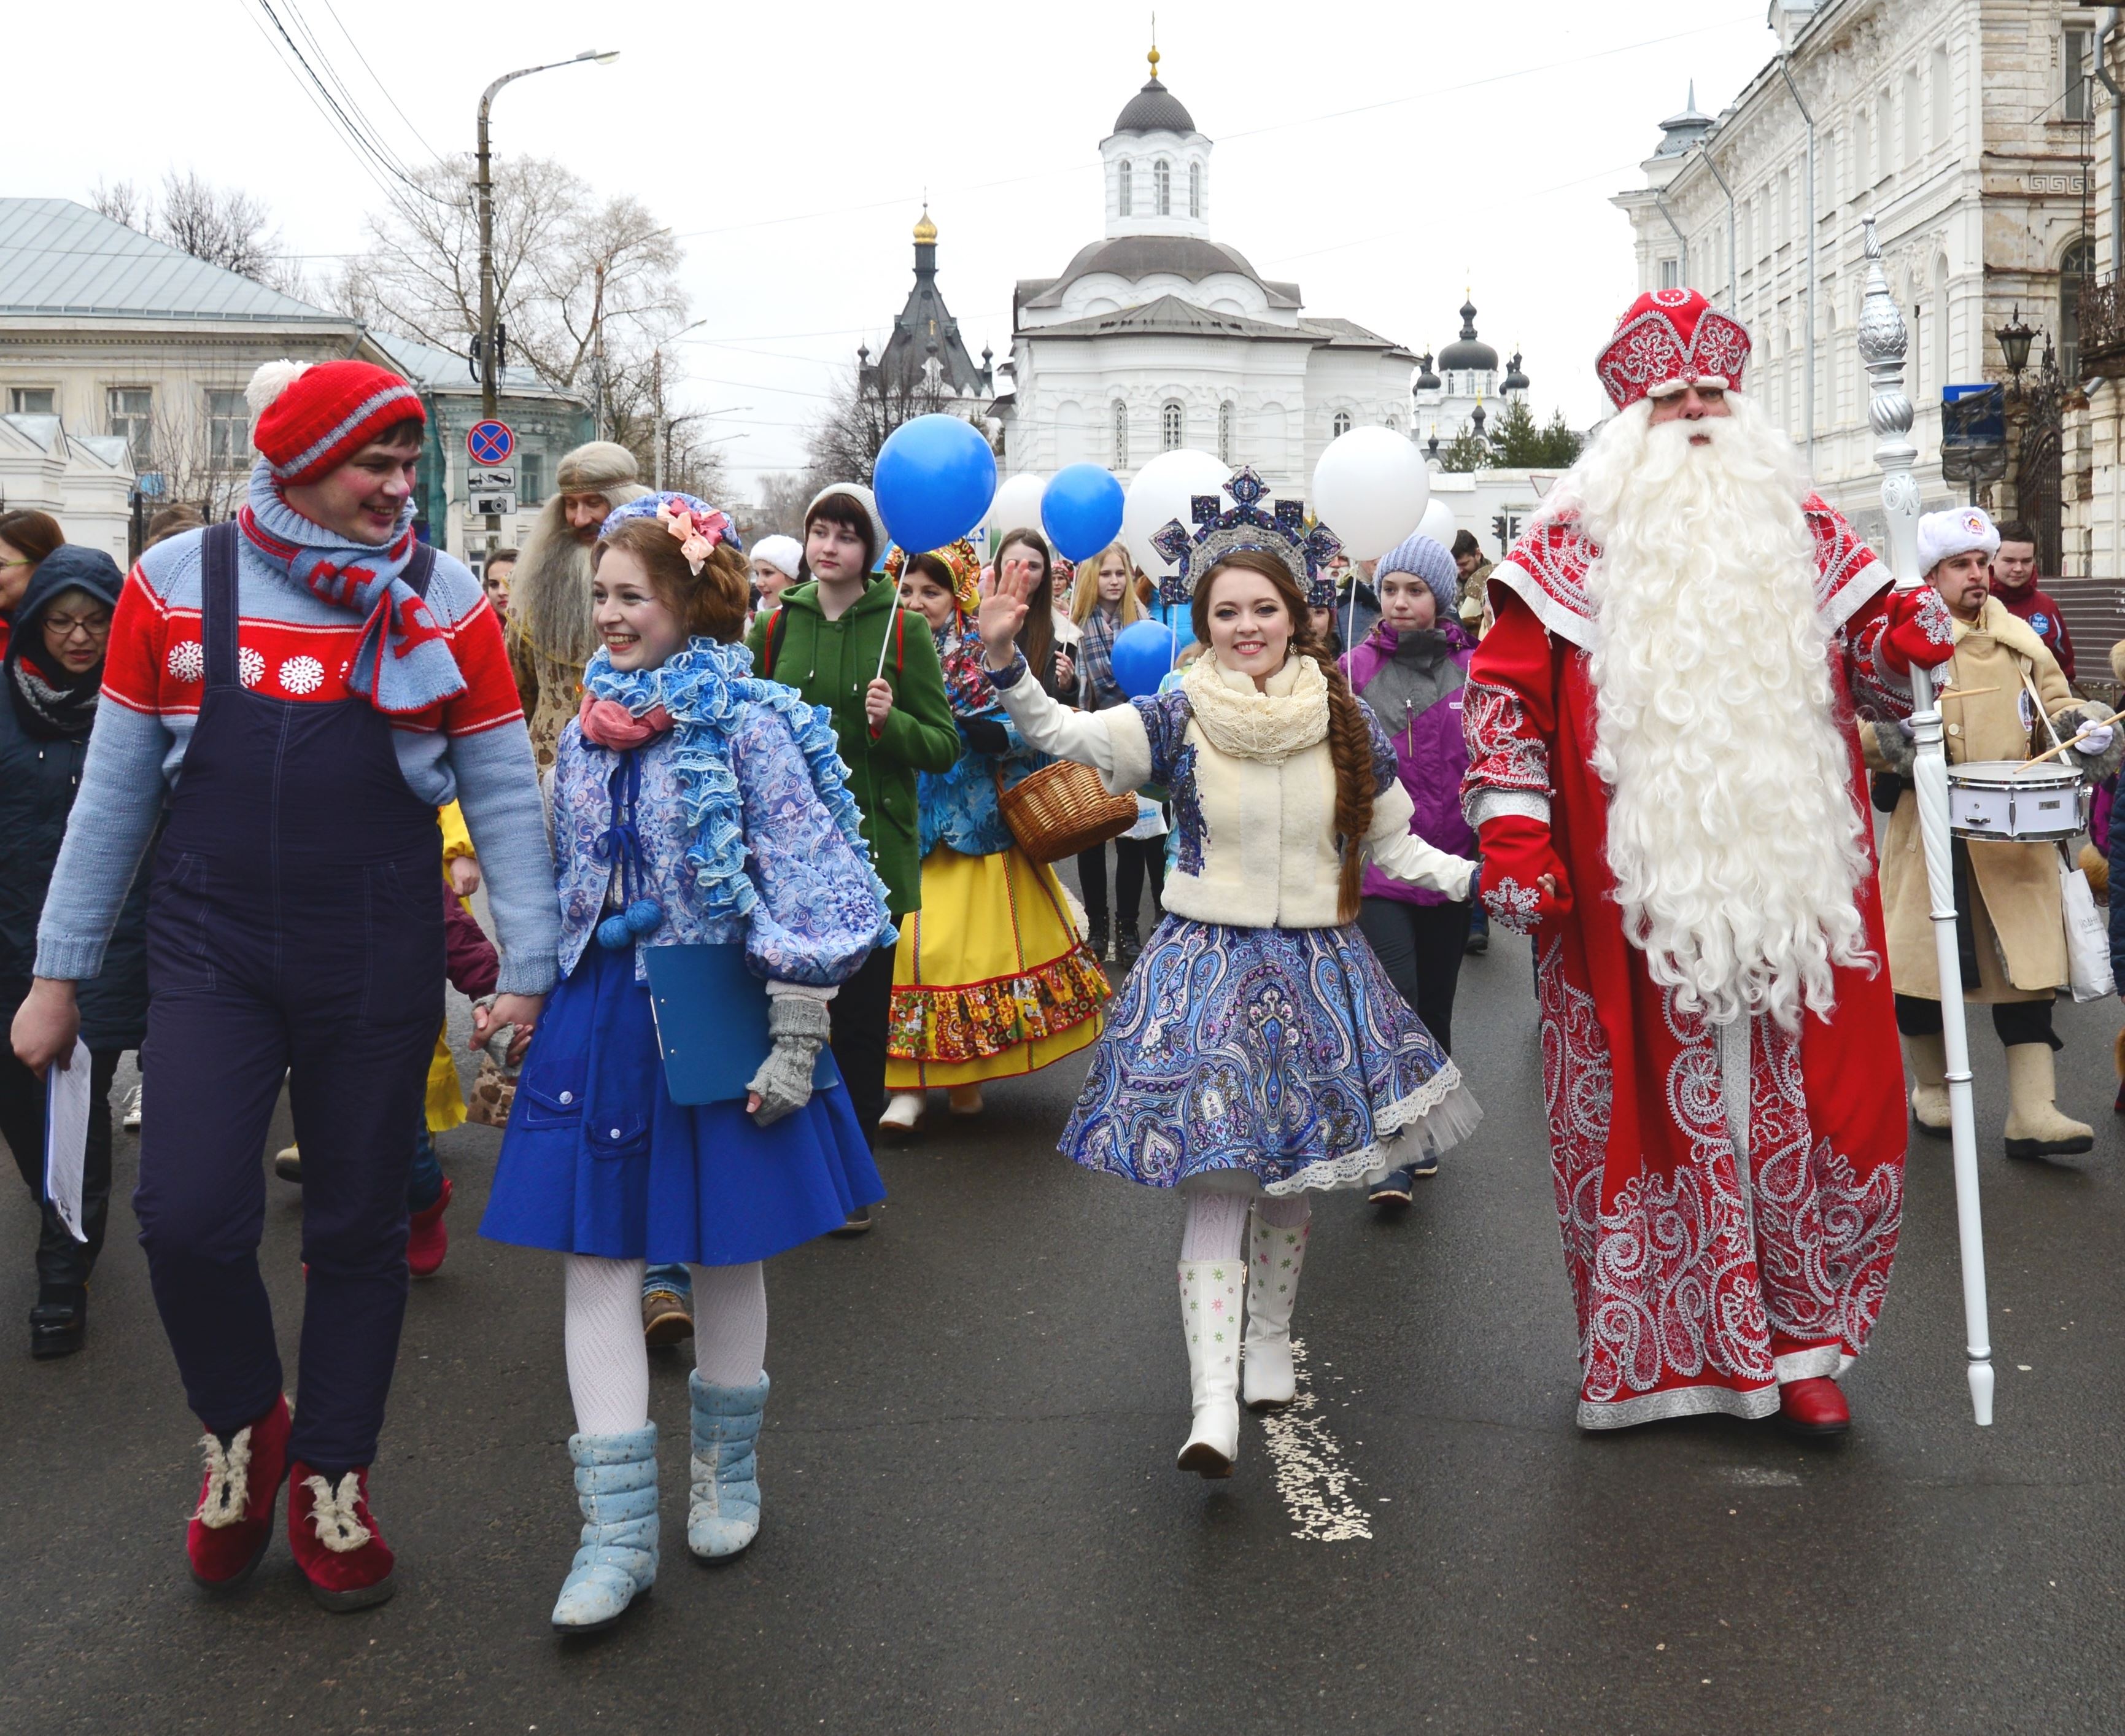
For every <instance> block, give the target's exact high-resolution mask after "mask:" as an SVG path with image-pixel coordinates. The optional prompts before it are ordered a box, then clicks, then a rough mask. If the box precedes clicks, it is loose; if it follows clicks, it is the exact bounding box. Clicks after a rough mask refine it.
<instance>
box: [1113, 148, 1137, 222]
mask: <svg viewBox="0 0 2125 1736" xmlns="http://www.w3.org/2000/svg"><path fill="white" fill-rule="evenodd" d="M1116 183H1117V200H1118V202H1117V205H1116V207H1115V209H1116V210H1119V212H1120V213H1121V215H1123V216H1124V217H1128V216H1132V215H1134V214H1135V210H1136V197H1135V195H1136V165H1135V164H1134V163H1131V162H1130V161H1129V160H1128V158H1126V157H1124V158H1122V162H1121V170H1120V172H1119V175H1118V176H1117V177H1116Z"/></svg>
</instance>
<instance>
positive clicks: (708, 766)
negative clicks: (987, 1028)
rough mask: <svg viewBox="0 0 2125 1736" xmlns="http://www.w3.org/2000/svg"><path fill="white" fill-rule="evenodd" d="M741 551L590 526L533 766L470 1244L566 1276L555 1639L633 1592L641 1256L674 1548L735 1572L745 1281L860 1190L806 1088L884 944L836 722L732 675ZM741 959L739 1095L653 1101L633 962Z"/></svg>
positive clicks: (701, 535)
mask: <svg viewBox="0 0 2125 1736" xmlns="http://www.w3.org/2000/svg"><path fill="white" fill-rule="evenodd" d="M593 559H594V563H595V564H594V567H593V578H592V580H591V596H592V608H593V612H594V616H595V619H596V625H597V628H598V632H599V636H600V638H601V640H602V641H603V644H602V646H601V649H599V651H598V652H597V653H596V654H595V655H594V656H593V657H592V658H591V661H590V664H589V667H588V668H587V669H586V671H585V672H584V676H583V687H584V694H583V701H582V710H581V712H580V714H579V715H578V716H577V719H576V720H575V721H573V722H571V723H570V724H568V725H567V726H566V727H565V728H564V729H563V731H562V733H561V738H560V743H559V748H558V755H557V757H556V759H555V762H554V857H555V875H556V879H557V880H558V886H559V893H560V903H561V916H562V938H561V969H562V971H563V975H564V980H563V982H562V984H561V985H560V986H559V987H558V988H556V989H555V990H554V993H553V996H552V998H550V999H549V1001H548V1002H547V1004H546V1010H545V1013H544V1017H542V1018H541V1019H540V1020H539V1028H538V1033H537V1035H536V1036H535V1038H534V1039H533V1040H532V1044H531V1049H530V1054H528V1055H527V1056H526V1058H525V1065H524V1070H523V1074H522V1078H521V1083H520V1084H519V1087H518V1089H517V1093H516V1105H515V1107H514V1109H513V1110H512V1111H511V1116H510V1121H509V1127H508V1130H507V1133H506V1134H505V1135H504V1136H503V1139H502V1156H501V1159H500V1163H499V1165H498V1167H497V1170H496V1173H495V1180H494V1191H493V1195H492V1199H491V1200H490V1201H489V1204H488V1211H487V1217H486V1219H485V1221H484V1223H483V1224H482V1226H481V1228H482V1230H483V1234H486V1235H488V1236H489V1237H492V1238H494V1239H496V1240H498V1241H503V1242H513V1243H520V1244H521V1245H524V1246H527V1247H532V1248H553V1249H554V1250H556V1251H557V1252H559V1253H561V1254H562V1255H563V1256H564V1260H563V1266H564V1269H565V1293H566V1298H567V1333H566V1338H567V1350H568V1390H569V1394H570V1397H571V1398H572V1400H573V1402H574V1405H575V1412H576V1425H577V1433H576V1434H574V1435H573V1436H571V1437H570V1438H569V1441H568V1452H569V1455H570V1457H571V1459H572V1460H573V1462H574V1465H575V1484H576V1489H577V1496H578V1498H579V1500H580V1502H581V1505H582V1517H583V1528H582V1547H581V1548H580V1549H579V1550H577V1554H576V1558H575V1560H574V1563H573V1564H572V1567H571V1569H570V1570H569V1573H568V1578H567V1580H566V1581H565V1582H564V1583H563V1586H562V1587H561V1595H560V1599H559V1602H558V1603H556V1604H555V1606H554V1617H553V1619H554V1626H555V1627H556V1628H558V1629H561V1630H563V1631H576V1632H579V1631H581V1630H584V1629H587V1628H593V1627H600V1626H603V1625H605V1624H606V1623H608V1622H610V1621H612V1620H615V1619H616V1618H617V1617H618V1616H619V1615H620V1612H621V1611H624V1609H625V1608H626V1607H627V1606H628V1604H629V1602H630V1601H631V1600H632V1599H633V1598H634V1596H635V1595H636V1594H637V1593H638V1592H642V1591H646V1590H647V1589H648V1587H649V1585H650V1584H651V1583H652V1582H653V1580H654V1579H655V1578H656V1574H657V1536H658V1529H657V1426H656V1424H655V1423H653V1422H651V1421H650V1420H649V1416H648V1405H649V1374H648V1352H647V1351H646V1350H645V1348H644V1347H643V1337H642V1327H641V1319H640V1314H639V1299H640V1295H641V1286H642V1273H643V1262H644V1261H645V1260H648V1261H654V1262H684V1263H686V1264H687V1265H689V1266H690V1267H693V1268H694V1352H695V1370H694V1373H693V1375H692V1376H691V1379H690V1382H689V1390H690V1394H691V1396H692V1413H693V1416H692V1420H693V1464H692V1479H691V1480H692V1489H691V1501H690V1508H689V1512H688V1518H687V1525H686V1543H687V1547H688V1548H689V1549H690V1550H692V1551H693V1552H694V1553H695V1554H696V1555H699V1556H701V1557H703V1558H704V1559H718V1558H720V1557H723V1556H728V1555H733V1554H737V1552H738V1551H739V1550H742V1549H744V1548H745V1547H746V1546H747V1545H748V1544H749V1543H751V1542H752V1539H753V1536H754V1535H755V1534H756V1532H757V1531H758V1530H759V1527H760V1484H759V1479H758V1472H757V1462H756V1443H757V1441H758V1438H759V1434H760V1426H761V1413H762V1411H763V1408H764V1407H765V1405H766V1399H767V1389H768V1381H767V1376H766V1374H765V1373H764V1372H763V1371H762V1369H761V1362H762V1361H763V1359H764V1357H765V1356H766V1342H767V1297H766V1288H765V1285H764V1282H763V1278H762V1273H761V1262H762V1261H763V1260H764V1259H766V1258H767V1257H769V1256H770V1255H772V1254H775V1253H779V1252H781V1251H782V1250H783V1249H785V1248H792V1247H794V1246H796V1245H797V1244H798V1243H802V1242H808V1241H809V1240H811V1239H812V1238H813V1237H814V1236H817V1235H821V1234H824V1233H825V1232H827V1231H828V1230H831V1229H836V1228H837V1227H839V1226H840V1225H841V1224H842V1223H843V1222H844V1221H845V1220H846V1219H847V1217H848V1215H849V1214H850V1212H851V1211H853V1210H855V1209H857V1208H858V1207H860V1206H865V1205H869V1204H871V1203H873V1202H874V1201H878V1200H880V1199H882V1198H883V1197H884V1193H885V1190H884V1188H883V1186H881V1185H880V1183H879V1177H878V1171H877V1169H876V1168H874V1166H873V1164H872V1163H871V1159H870V1153H869V1145H868V1144H867V1143H866V1141H865V1138H864V1130H863V1129H862V1127H861V1126H860V1125H859V1123H858V1121H857V1120H856V1116H855V1111H854V1110H853V1109H852V1108H851V1107H850V1103H849V1096H848V1092H847V1090H846V1087H843V1085H842V1084H841V1083H840V1081H839V1080H838V1079H836V1080H835V1081H834V1082H833V1083H831V1084H828V1085H826V1086H823V1087H820V1088H817V1089H814V1087H813V1073H814V1067H815V1064H816V1063H817V1057H818V1053H819V1050H820V1048H821V1045H822V1044H824V1042H825V1041H826V1039H827V1030H828V1021H827V1002H828V1001H829V1000H831V999H832V997H833V994H834V992H835V988H836V985H838V984H841V983H842V982H845V981H846V980H847V979H848V978H849V977H850V976H851V975H852V974H854V973H855V970H856V969H857V968H858V967H859V966H860V965H862V963H863V961H864V960H865V958H866V957H867V956H869V953H870V952H871V951H872V949H873V948H874V947H876V946H881V945H890V944H891V942H892V940H893V927H892V924H891V922H890V921H889V920H888V917H887V915H886V900H885V893H884V889H883V887H882V886H881V885H879V880H878V877H877V875H875V874H874V872H873V871H872V869H871V866H870V859H869V853H868V851H867V848H866V847H865V843H864V842H863V838H862V837H861V834H860V832H859V830H858V823H859V822H858V818H857V814H856V811H855V803H854V802H853V801H852V800H850V796H849V794H848V792H847V790H846V789H845V788H844V787H843V785H842V781H841V779H842V773H841V761H840V758H839V756H838V753H837V752H836V746H835V738H834V734H833V731H832V728H831V727H830V726H829V725H828V724H826V723H824V722H823V721H822V714H820V713H817V712H815V711H814V710H813V708H812V707H811V706H809V705H805V704H804V703H803V701H801V700H800V699H799V698H798V696H796V694H795V693H794V691H791V690H790V689H789V688H788V687H785V686H781V685H780V684H779V683H777V682H766V681H761V680H757V679H755V678H754V677H753V676H752V658H751V655H750V653H747V651H746V650H745V649H744V648H743V647H742V646H741V645H738V644H734V643H733V641H734V640H735V639H736V638H737V634H738V633H739V631H740V630H741V629H742V626H743V625H744V621H745V613H746V602H747V579H746V570H745V567H744V564H743V561H742V545H741V544H740V543H739V541H738V539H737V534H736V532H735V531H733V529H732V527H731V525H730V521H729V520H728V518H727V517H724V515H723V514H722V513H721V512H718V511H717V510H716V509H715V508H714V507H711V506H709V505H708V504H707V503H706V502H703V501H700V500H697V499H695V498H693V497H691V496H690V495H684V494H657V495H653V496H650V497H648V498H644V499H643V500H639V501H635V502H630V503H629V504H628V505H627V506H624V507H621V508H620V510H619V511H618V512H615V513H614V514H613V515H612V516H611V517H610V518H608V519H607V520H606V521H605V526H604V529H603V531H601V534H600V536H599V540H598V544H597V548H596V554H595V555H594V557H593ZM718 945H721V946H733V947H738V946H742V948H743V958H744V963H745V965H746V967H747V969H748V970H749V971H750V973H751V974H752V976H753V977H755V978H756V979H761V981H762V982H764V984H766V994H767V997H768V1013H767V1021H768V1030H769V1032H770V1036H771V1040H772V1048H771V1050H770V1053H769V1054H768V1056H767V1058H766V1060H765V1061H763V1062H762V1063H761V1066H760V1068H759V1071H758V1072H757V1073H756V1074H755V1075H754V1076H753V1078H752V1082H751V1086H750V1089H749V1091H748V1092H747V1094H746V1095H745V1096H744V1097H742V1098H739V1097H732V1098H730V1099H729V1100H728V1101H725V1102H709V1103H702V1104H682V1103H679V1102H675V1101H674V1100H673V1098H672V1096H671V1092H670V1089H669V1088H668V1087H667V1083H666V1078H665V1073H664V1068H663V1065H662V1055H663V1051H662V1049H661V1047H660V1045H659V1042H658V1037H657V1026H656V1023H655V1021H654V1018H653V1014H652V1009H651V998H650V991H649V988H648V953H649V952H650V951H652V950H653V949H655V948H658V947H662V946H718Z"/></svg>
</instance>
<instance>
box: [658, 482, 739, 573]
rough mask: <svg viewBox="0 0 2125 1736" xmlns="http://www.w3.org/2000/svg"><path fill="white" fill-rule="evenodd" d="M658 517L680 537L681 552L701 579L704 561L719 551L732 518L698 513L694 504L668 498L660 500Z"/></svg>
mask: <svg viewBox="0 0 2125 1736" xmlns="http://www.w3.org/2000/svg"><path fill="white" fill-rule="evenodd" d="M657 521H658V522H659V523H660V524H662V526H664V528H665V529H666V530H667V531H670V532H671V534H672V535H674V536H675V537H676V538H677V539H678V540H679V552H680V554H682V555H684V556H685V557H686V564H687V565H688V566H689V567H690V568H692V569H693V571H694V573H695V576H696V577H697V578H698V577H699V576H700V571H701V566H702V564H703V563H704V561H706V560H707V559H708V558H709V555H711V554H714V552H715V549H716V545H717V544H719V543H720V542H721V541H722V540H723V533H724V531H727V530H728V529H729V527H730V521H729V520H728V519H727V518H725V517H723V514H722V513H720V512H695V511H694V510H693V508H692V507H682V506H679V505H676V504H675V503H674V502H671V501H668V500H667V501H662V502H659V503H658V505H657Z"/></svg>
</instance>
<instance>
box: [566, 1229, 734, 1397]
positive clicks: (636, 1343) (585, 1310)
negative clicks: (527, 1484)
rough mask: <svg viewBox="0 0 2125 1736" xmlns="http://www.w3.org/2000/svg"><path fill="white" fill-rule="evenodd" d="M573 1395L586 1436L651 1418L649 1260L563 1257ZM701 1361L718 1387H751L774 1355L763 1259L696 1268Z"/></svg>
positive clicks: (704, 1371) (697, 1360) (697, 1347)
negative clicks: (646, 1331) (645, 1307)
mask: <svg viewBox="0 0 2125 1736" xmlns="http://www.w3.org/2000/svg"><path fill="white" fill-rule="evenodd" d="M562 1266H563V1271H564V1272H565V1274H566V1276H565V1278H564V1280H563V1292H564V1295H565V1296H566V1299H567V1300H566V1307H567V1320H568V1328H567V1333H566V1337H567V1342H568V1396H569V1398H570V1399H572V1400H573V1401H574V1403H575V1407H576V1427H577V1429H578V1430H580V1431H581V1432H582V1433H584V1434H586V1435H620V1434H626V1433H629V1432H631V1431H633V1430H635V1429H638V1428H640V1427H642V1426H643V1424H644V1423H645V1422H648V1420H649V1351H648V1347H647V1346H646V1345H644V1344H643V1342H642V1262H641V1261H639V1260H599V1259H593V1258H591V1257H590V1256H588V1255H586V1254H568V1255H565V1256H563V1260H562ZM692 1270H693V1274H694V1366H695V1367H696V1368H697V1369H699V1370H700V1375H701V1379H702V1380H705V1381H707V1382H708V1383H709V1385H712V1386H750V1385H752V1384H753V1382H754V1381H756V1380H758V1379H759V1378H760V1370H761V1362H762V1361H763V1360H764V1359H765V1358H766V1355H767V1284H766V1278H765V1276H764V1275H763V1274H762V1273H761V1267H760V1262H759V1261H757V1260H755V1261H754V1262H752V1264H750V1265H748V1266H696V1267H693V1268H692Z"/></svg>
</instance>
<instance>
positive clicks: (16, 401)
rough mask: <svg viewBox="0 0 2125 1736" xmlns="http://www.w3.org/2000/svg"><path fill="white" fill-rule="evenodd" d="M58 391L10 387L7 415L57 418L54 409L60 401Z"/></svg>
mask: <svg viewBox="0 0 2125 1736" xmlns="http://www.w3.org/2000/svg"><path fill="white" fill-rule="evenodd" d="M58 396H59V394H58V393H57V391H56V390H55V389H54V388H53V387H50V386H10V387H8V389H7V413H8V414H9V415H10V416H56V415H58V414H59V412H58V411H57V410H56V409H54V408H53V405H54V403H55V402H56V400H57V399H58Z"/></svg>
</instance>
